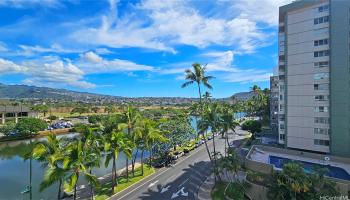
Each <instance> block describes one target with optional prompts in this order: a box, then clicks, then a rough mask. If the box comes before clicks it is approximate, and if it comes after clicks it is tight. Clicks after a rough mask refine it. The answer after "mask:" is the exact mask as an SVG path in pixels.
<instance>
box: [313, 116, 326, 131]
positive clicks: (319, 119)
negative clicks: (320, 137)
mask: <svg viewBox="0 0 350 200" xmlns="http://www.w3.org/2000/svg"><path fill="white" fill-rule="evenodd" d="M315 123H316V124H329V118H328V117H315ZM315 133H316V129H315ZM327 134H328V133H327Z"/></svg>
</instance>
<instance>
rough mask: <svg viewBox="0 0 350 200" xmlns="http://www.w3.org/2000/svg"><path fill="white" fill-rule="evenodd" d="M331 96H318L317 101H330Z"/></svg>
mask: <svg viewBox="0 0 350 200" xmlns="http://www.w3.org/2000/svg"><path fill="white" fill-rule="evenodd" d="M328 99H329V96H328V95H316V96H315V101H328Z"/></svg>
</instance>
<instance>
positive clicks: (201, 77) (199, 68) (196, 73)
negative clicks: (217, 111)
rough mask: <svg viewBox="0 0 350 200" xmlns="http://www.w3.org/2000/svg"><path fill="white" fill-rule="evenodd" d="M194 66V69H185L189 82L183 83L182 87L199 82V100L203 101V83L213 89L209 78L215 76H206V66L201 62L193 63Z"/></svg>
mask: <svg viewBox="0 0 350 200" xmlns="http://www.w3.org/2000/svg"><path fill="white" fill-rule="evenodd" d="M192 67H193V71H191V70H190V69H187V70H185V76H186V80H187V82H185V83H184V84H182V86H181V87H182V88H185V87H187V86H189V85H192V84H193V83H197V87H198V95H199V102H202V93H201V85H202V84H203V85H204V86H205V87H207V88H209V89H213V87H212V86H211V85H210V84H209V80H211V79H213V78H214V77H213V76H206V67H205V66H203V65H201V64H199V63H193V64H192Z"/></svg>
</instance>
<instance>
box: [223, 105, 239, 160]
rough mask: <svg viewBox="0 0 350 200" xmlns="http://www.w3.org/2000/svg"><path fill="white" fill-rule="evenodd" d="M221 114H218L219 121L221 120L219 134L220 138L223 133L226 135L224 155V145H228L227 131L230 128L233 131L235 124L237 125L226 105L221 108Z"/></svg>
mask: <svg viewBox="0 0 350 200" xmlns="http://www.w3.org/2000/svg"><path fill="white" fill-rule="evenodd" d="M222 111H223V112H222V114H221V115H220V121H221V128H222V130H221V136H222V138H223V137H224V135H226V143H225V156H226V155H227V151H226V145H229V141H228V132H229V131H230V130H232V131H233V132H235V128H236V126H238V125H239V124H238V122H236V121H235V118H234V115H233V113H234V112H233V110H232V108H230V107H229V106H228V105H225V106H224V107H223V110H222Z"/></svg>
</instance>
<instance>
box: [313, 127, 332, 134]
mask: <svg viewBox="0 0 350 200" xmlns="http://www.w3.org/2000/svg"><path fill="white" fill-rule="evenodd" d="M328 130H329V129H327V128H314V133H315V134H321V135H328V134H329V133H328Z"/></svg>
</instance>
